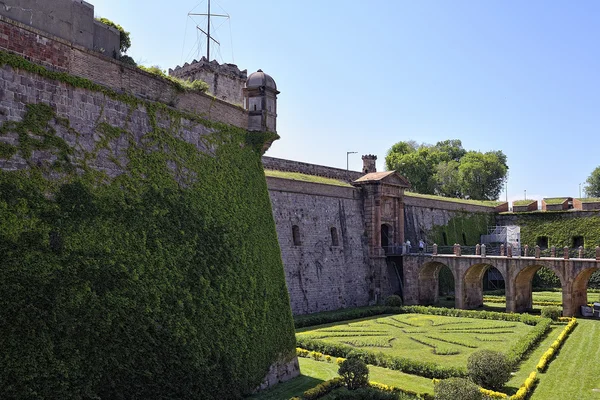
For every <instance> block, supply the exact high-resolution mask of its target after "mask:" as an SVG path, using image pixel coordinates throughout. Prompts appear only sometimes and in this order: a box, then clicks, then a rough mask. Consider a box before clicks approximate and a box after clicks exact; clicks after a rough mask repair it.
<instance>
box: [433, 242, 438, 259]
mask: <svg viewBox="0 0 600 400" xmlns="http://www.w3.org/2000/svg"><path fill="white" fill-rule="evenodd" d="M437 254H438V250H437V244H435V243H434V244H433V255H434V256H437Z"/></svg>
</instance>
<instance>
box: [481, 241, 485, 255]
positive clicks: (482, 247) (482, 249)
mask: <svg viewBox="0 0 600 400" xmlns="http://www.w3.org/2000/svg"><path fill="white" fill-rule="evenodd" d="M481 257H483V258H485V244H482V245H481Z"/></svg>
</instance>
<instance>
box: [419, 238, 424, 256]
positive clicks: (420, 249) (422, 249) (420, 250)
mask: <svg viewBox="0 0 600 400" xmlns="http://www.w3.org/2000/svg"><path fill="white" fill-rule="evenodd" d="M423 251H425V242H424V241H423V239H419V254H423Z"/></svg>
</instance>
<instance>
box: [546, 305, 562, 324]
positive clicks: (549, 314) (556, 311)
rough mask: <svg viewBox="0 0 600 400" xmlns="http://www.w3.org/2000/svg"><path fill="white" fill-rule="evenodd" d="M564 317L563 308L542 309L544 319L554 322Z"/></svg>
mask: <svg viewBox="0 0 600 400" xmlns="http://www.w3.org/2000/svg"><path fill="white" fill-rule="evenodd" d="M561 316H562V308H560V307H556V306H550V307H544V308H542V317H544V318H550V319H551V320H552V321H558V318H559V317H561Z"/></svg>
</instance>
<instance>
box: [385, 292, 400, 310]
mask: <svg viewBox="0 0 600 400" xmlns="http://www.w3.org/2000/svg"><path fill="white" fill-rule="evenodd" d="M385 305H386V307H402V298H401V297H400V296H398V295H396V294H393V295H391V296H388V297H387V298H386V299H385Z"/></svg>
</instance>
